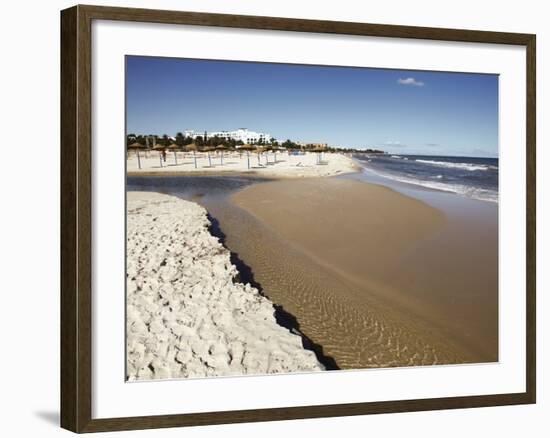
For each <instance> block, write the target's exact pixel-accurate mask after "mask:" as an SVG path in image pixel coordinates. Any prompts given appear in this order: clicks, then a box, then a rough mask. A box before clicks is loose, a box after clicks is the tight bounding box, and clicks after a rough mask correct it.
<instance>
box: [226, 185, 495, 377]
mask: <svg viewBox="0 0 550 438" xmlns="http://www.w3.org/2000/svg"><path fill="white" fill-rule="evenodd" d="M231 199H232V201H233V203H234V205H235V206H236V207H237V208H238V209H242V210H244V212H246V213H247V214H243V213H244V212H243V211H241V212H240V214H239V212H238V211H233V212H231V208H226V209H225V212H224V213H223V214H221V216H220V221H222V223H223V229H224V232H225V233H226V234H227V245H228V247H229V248H231V250H232V251H235V252H237V253H238V254H239V256H240V257H241V258H242V259H243V261H244V262H245V263H246V264H247V265H248V266H250V267H251V269H252V271H253V272H254V278H255V280H256V281H257V282H258V283H259V284H260V285H261V287H262V289H263V290H264V293H266V294H267V295H268V296H269V297H270V299H271V300H272V301H274V302H275V303H276V304H280V305H282V306H283V307H284V308H285V309H286V310H287V311H288V312H290V313H292V314H293V315H295V316H296V318H297V319H298V322H299V323H300V329H301V330H302V331H303V332H304V334H305V335H306V336H308V337H310V338H311V339H312V340H313V341H314V342H316V343H318V344H320V345H322V346H323V349H324V354H325V355H328V356H331V357H333V358H334V360H335V361H336V363H337V365H338V366H339V367H340V368H364V367H383V366H401V365H427V364H437V363H471V362H491V361H496V360H498V293H497V292H498V285H497V281H498V275H497V274H498V269H497V264H498V256H497V254H498V253H497V249H498V246H497V226H496V225H497V221H496V216H494V215H492V214H489V215H486V217H482V216H483V215H480V214H477V213H476V212H475V211H472V212H470V213H471V215H470V216H469V217H473V218H474V219H471V218H470V219H469V220H459V219H457V217H456V216H452V217H448V215H446V214H445V213H444V212H443V211H442V210H439V209H436V208H433V207H431V206H429V205H427V204H426V203H424V202H421V201H418V200H415V199H413V198H411V197H408V196H404V195H402V194H399V193H397V192H395V191H393V190H391V189H388V188H386V187H382V186H378V185H373V184H368V183H365V182H358V181H353V180H350V179H343V178H341V179H338V178H336V179H335V178H321V179H310V180H301V181H275V182H269V183H264V184H257V185H252V186H249V187H247V188H245V189H243V190H241V191H240V192H238V193H236V194H234V195H233V196H232V197H231ZM495 211H496V209H495ZM231 216H234V217H233V219H232V218H231Z"/></svg>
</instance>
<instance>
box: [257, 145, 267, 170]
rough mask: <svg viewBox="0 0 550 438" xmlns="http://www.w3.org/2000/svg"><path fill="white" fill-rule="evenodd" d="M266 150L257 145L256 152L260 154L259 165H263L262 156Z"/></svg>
mask: <svg viewBox="0 0 550 438" xmlns="http://www.w3.org/2000/svg"><path fill="white" fill-rule="evenodd" d="M264 151H265V149H264V148H263V147H261V146H256V153H257V154H258V166H261V165H262V162H261V161H260V158H261V156H262V153H263V152H264Z"/></svg>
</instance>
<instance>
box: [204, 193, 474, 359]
mask: <svg viewBox="0 0 550 438" xmlns="http://www.w3.org/2000/svg"><path fill="white" fill-rule="evenodd" d="M268 184H271V183H268ZM261 186H264V184H262V185H261ZM261 186H257V187H261ZM245 190H247V189H245ZM211 210H213V214H214V216H215V217H216V218H217V219H218V220H219V221H220V223H221V224H222V228H223V231H224V233H225V234H226V242H225V243H226V245H227V246H228V247H229V248H230V249H231V250H232V251H234V252H236V253H237V254H238V257H239V258H240V259H241V260H242V261H243V262H244V263H245V264H246V265H248V266H249V267H250V268H251V269H252V272H253V279H254V281H255V282H256V283H257V285H258V286H259V287H260V288H261V289H262V291H263V293H264V294H266V295H267V296H268V297H269V298H270V300H272V301H273V302H274V303H275V304H278V305H281V306H282V307H283V308H284V309H285V310H286V311H287V312H289V313H291V314H292V315H294V316H295V317H296V318H297V321H298V324H299V329H300V330H301V331H302V332H303V333H304V334H305V335H306V336H307V337H309V338H310V339H311V340H312V341H313V342H315V343H316V344H318V345H320V346H321V347H322V353H323V354H324V355H325V356H328V357H330V358H332V359H334V360H335V362H336V365H337V366H338V367H339V368H342V369H352V368H368V367H386V366H403V365H431V364H442V363H460V362H468V361H473V360H474V357H472V356H470V355H469V354H468V352H467V351H465V350H464V349H462V348H461V347H460V346H459V345H458V344H455V343H454V342H453V341H449V340H448V339H443V338H441V337H439V336H438V335H437V333H434V332H433V330H432V329H433V327H431V326H430V325H428V324H424V323H423V322H422V321H421V320H419V319H416V318H414V317H410V316H408V315H407V310H406V309H405V308H403V307H402V305H400V304H398V303H395V302H393V303H391V304H390V303H388V302H385V300H383V299H380V298H379V297H377V295H376V293H368V291H365V289H364V287H361V286H358V285H357V284H354V283H353V282H351V281H349V280H348V279H346V278H345V277H344V276H343V275H341V274H340V273H338V272H337V271H335V270H331V269H327V268H326V267H325V266H323V265H321V264H320V263H319V262H318V261H316V260H314V259H313V258H312V257H311V256H310V255H308V254H307V253H305V252H304V251H303V250H301V249H300V248H297V247H296V246H295V245H292V244H290V243H289V242H288V241H287V240H286V239H284V238H281V236H280V235H278V234H277V233H276V232H275V231H274V230H273V229H271V228H270V227H269V226H267V225H266V224H264V223H262V222H261V221H260V220H258V218H256V217H254V216H253V215H252V214H250V213H248V212H246V211H244V210H243V209H241V208H240V207H237V206H229V205H222V204H218V205H217V207H214V206H212V207H211ZM330 232H338V231H337V230H330V229H327V233H330ZM367 250H368V249H365V251H367Z"/></svg>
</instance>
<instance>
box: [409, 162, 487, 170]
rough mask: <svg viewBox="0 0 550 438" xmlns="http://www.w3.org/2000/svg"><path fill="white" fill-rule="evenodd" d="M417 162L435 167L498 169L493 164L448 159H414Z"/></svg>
mask: <svg viewBox="0 0 550 438" xmlns="http://www.w3.org/2000/svg"><path fill="white" fill-rule="evenodd" d="M415 161H416V162H417V163H424V164H429V165H430V166H437V167H450V168H454V169H463V170H468V171H470V172H473V171H475V170H489V169H498V168H497V167H495V166H489V165H483V164H472V163H451V162H448V161H432V160H415Z"/></svg>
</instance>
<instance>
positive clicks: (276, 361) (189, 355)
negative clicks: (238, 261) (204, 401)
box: [127, 192, 324, 380]
mask: <svg viewBox="0 0 550 438" xmlns="http://www.w3.org/2000/svg"><path fill="white" fill-rule="evenodd" d="M210 226H211V223H210V221H209V219H208V216H207V212H206V210H205V209H204V208H203V207H201V206H199V205H197V204H196V203H193V202H188V201H185V200H181V199H178V198H175V197H172V196H167V195H162V194H158V193H152V192H147V193H141V192H129V193H128V197H127V379H128V380H149V379H162V378H180V377H205V376H226V375H243V374H265V373H280V372H300V371H320V370H323V369H324V367H323V365H321V364H320V363H319V362H318V360H317V358H316V356H315V353H313V352H312V351H310V350H307V349H305V348H304V347H303V343H304V338H303V337H302V336H300V335H299V334H297V333H291V332H290V331H289V330H288V329H287V328H285V327H282V326H281V325H279V324H278V323H277V320H276V309H275V308H274V306H273V303H272V302H271V301H269V300H268V299H267V298H266V297H264V296H262V295H261V294H260V293H259V291H258V289H256V288H254V287H252V286H251V285H250V284H244V283H241V282H239V281H238V272H237V269H236V267H235V265H233V264H232V263H231V259H230V252H229V251H228V250H227V249H226V248H225V247H224V246H223V245H222V244H221V243H220V241H219V239H218V238H216V237H214V236H213V235H212V234H211V233H210V231H209V227H210Z"/></svg>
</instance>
